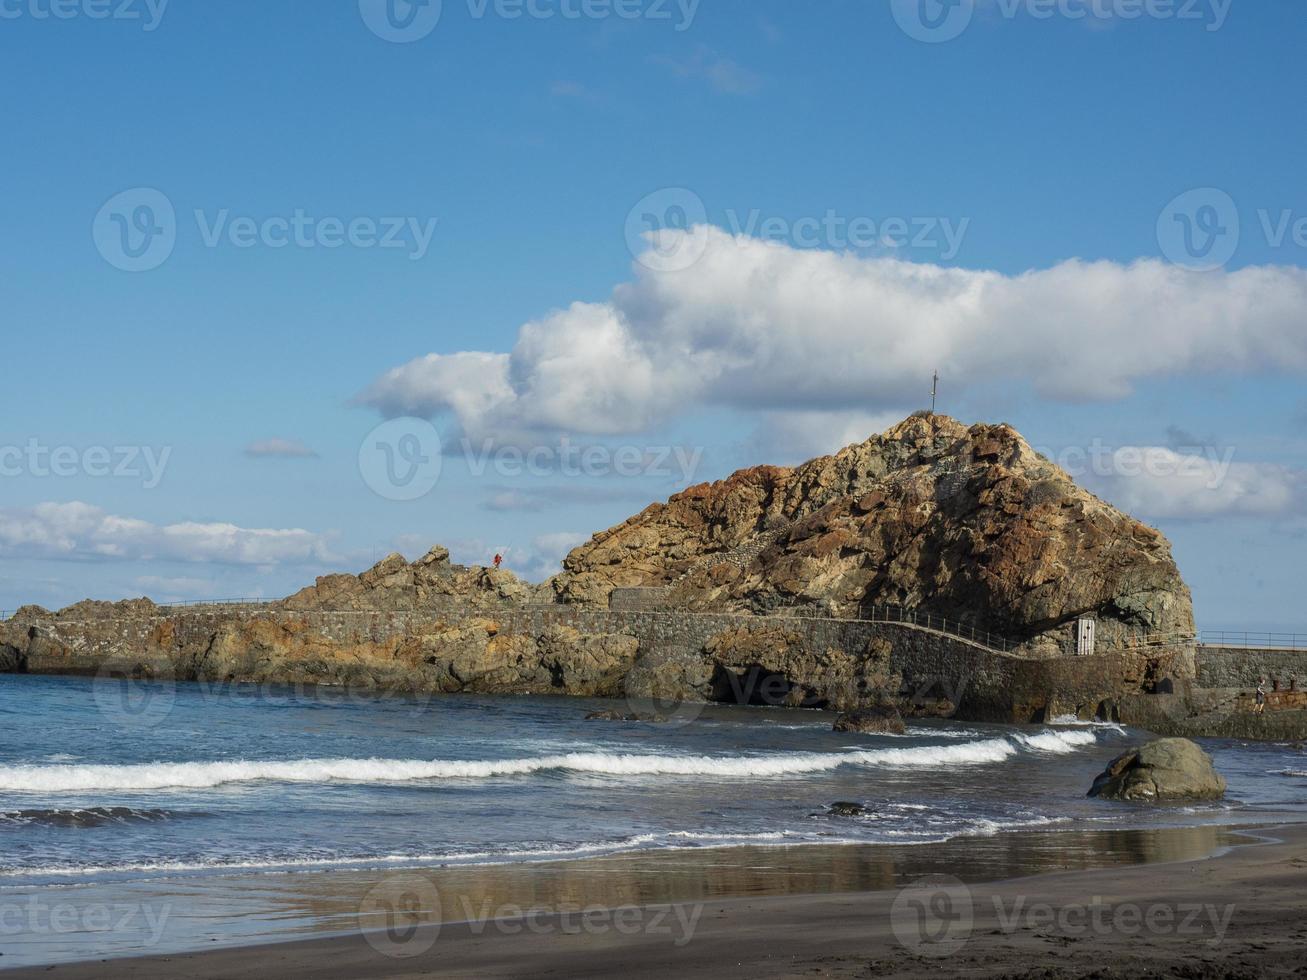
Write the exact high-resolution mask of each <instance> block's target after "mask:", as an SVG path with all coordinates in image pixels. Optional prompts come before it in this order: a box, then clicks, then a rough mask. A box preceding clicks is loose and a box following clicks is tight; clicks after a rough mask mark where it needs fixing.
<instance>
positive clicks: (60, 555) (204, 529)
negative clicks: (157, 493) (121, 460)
mask: <svg viewBox="0 0 1307 980" xmlns="http://www.w3.org/2000/svg"><path fill="white" fill-rule="evenodd" d="M0 554H3V555H5V556H6V557H11V558H57V559H70V560H79V559H118V560H124V561H147V560H162V561H187V562H213V563H216V564H230V565H264V566H268V565H278V564H283V563H306V562H330V561H332V560H333V556H332V555H331V553H330V550H329V549H328V547H327V541H326V539H325V538H324V537H323V536H322V535H319V534H314V533H312V532H310V531H304V530H300V529H284V530H282V529H271V528H243V527H237V526H236V525H235V524H199V523H193V522H186V523H181V524H168V525H157V524H151V523H149V522H148V521H142V520H138V519H135V518H130V517H119V516H117V515H114V514H108V513H105V512H104V511H103V510H101V509H100V508H99V507H93V506H91V505H90V504H84V503H79V502H72V503H43V504H38V505H37V506H35V507H31V508H5V509H0Z"/></svg>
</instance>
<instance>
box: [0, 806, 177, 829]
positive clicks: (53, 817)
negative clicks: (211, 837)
mask: <svg viewBox="0 0 1307 980" xmlns="http://www.w3.org/2000/svg"><path fill="white" fill-rule="evenodd" d="M172 816H173V814H172V812H171V811H169V810H137V809H134V808H133V807H129V806H92V807H86V808H85V809H71V808H70V809H52V810H0V827H6V826H13V827H103V826H106V825H108V824H126V823H157V822H159V821H161V820H170V819H171V818H172Z"/></svg>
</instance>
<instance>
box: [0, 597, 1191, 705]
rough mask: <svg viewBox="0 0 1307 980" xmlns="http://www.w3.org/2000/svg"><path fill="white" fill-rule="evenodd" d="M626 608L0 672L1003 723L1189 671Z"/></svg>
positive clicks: (309, 633)
mask: <svg viewBox="0 0 1307 980" xmlns="http://www.w3.org/2000/svg"><path fill="white" fill-rule="evenodd" d="M643 605H644V603H640V602H632V603H629V604H625V603H622V604H619V608H616V609H604V608H602V607H594V606H570V605H564V604H510V603H505V604H503V605H501V606H497V607H493V608H485V607H482V608H472V607H468V606H466V605H458V604H449V605H447V606H445V607H444V608H428V609H424V610H420V611H370V610H369V611H317V610H311V611H291V610H286V609H282V608H279V607H276V606H204V607H192V608H188V609H183V610H172V611H165V610H162V609H159V608H158V607H146V608H143V609H140V610H138V611H122V610H121V607H118V610H119V611H116V612H114V613H113V614H110V615H104V616H96V617H86V618H79V619H70V618H63V617H60V616H57V615H46V616H33V617H27V618H23V619H20V620H10V621H8V622H5V623H2V624H0V671H10V672H13V671H22V672H30V673H49V674H82V675H96V674H102V673H106V672H108V673H121V674H131V675H134V676H171V677H177V678H180V679H186V680H196V679H213V680H237V681H244V680H249V681H258V682H267V681H271V682H286V683H302V682H303V683H320V684H332V685H363V686H368V687H374V688H384V689H391V690H433V691H448V692H454V691H468V692H486V693H496V692H498V693H555V694H580V695H592V696H608V697H623V696H625V697H648V696H658V697H666V698H672V699H686V700H749V699H750V698H751V697H753V692H752V691H750V690H748V689H747V688H748V687H749V685H752V684H755V683H757V682H759V680H760V679H765V680H767V681H768V682H769V683H771V684H772V685H773V687H774V689H775V690H778V691H780V692H782V695H783V696H784V697H785V698H787V699H788V700H783V701H781V702H779V703H785V704H810V705H824V706H830V707H846V706H849V705H850V704H854V703H856V702H857V698H858V697H859V696H860V694H859V692H865V691H868V690H870V689H871V688H873V687H875V686H876V685H877V684H881V683H885V682H886V681H887V679H888V682H889V683H890V684H892V685H894V686H897V688H898V690H899V692H900V695H901V696H902V697H903V698H905V699H909V700H911V701H913V702H915V703H917V704H919V705H943V706H944V709H943V710H944V711H945V713H950V714H952V713H956V715H957V717H959V718H963V719H967V720H977V721H1002V722H1037V721H1044V720H1049V719H1051V718H1054V717H1057V716H1059V715H1077V716H1079V717H1081V718H1092V717H1093V716H1094V715H1095V714H1099V713H1102V714H1106V715H1107V716H1112V715H1113V714H1115V713H1118V712H1119V710H1120V709H1119V707H1118V705H1119V704H1120V703H1121V702H1122V701H1124V700H1126V699H1128V698H1129V697H1130V696H1133V695H1140V694H1147V693H1151V692H1153V691H1156V690H1158V689H1159V685H1163V686H1165V685H1171V684H1185V683H1189V682H1191V681H1192V680H1193V678H1194V676H1195V665H1194V658H1193V651H1192V649H1186V648H1175V649H1171V648H1166V649H1149V650H1147V651H1120V652H1108V653H1102V654H1098V655H1096V656H1093V657H1062V658H1054V659H1037V658H1030V657H1023V656H1019V655H1016V654H1011V653H1000V652H998V651H994V650H991V649H988V648H986V647H984V646H981V645H979V644H976V643H972V642H970V641H967V640H963V639H960V638H958V637H956V636H953V635H950V634H946V633H943V632H939V631H937V630H932V629H925V628H922V627H917V626H912V625H908V624H902V623H881V622H868V621H863V620H840V619H819V618H810V617H798V616H780V617H755V616H747V615H738V614H729V613H720V614H718V613H697V612H690V611H682V610H666V609H664V610H660V611H655V610H652V609H648V608H641V606H643ZM622 606H625V608H622ZM755 703H761V702H755Z"/></svg>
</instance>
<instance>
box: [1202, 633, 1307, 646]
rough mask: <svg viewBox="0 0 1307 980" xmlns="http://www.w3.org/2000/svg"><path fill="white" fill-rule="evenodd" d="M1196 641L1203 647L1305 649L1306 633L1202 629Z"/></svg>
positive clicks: (1306, 644)
mask: <svg viewBox="0 0 1307 980" xmlns="http://www.w3.org/2000/svg"><path fill="white" fill-rule="evenodd" d="M1198 643H1199V644H1200V645H1201V646H1205V647H1236V648H1240V649H1245V650H1307V633H1256V632H1252V631H1249V630H1203V631H1202V632H1200V633H1199V634H1198Z"/></svg>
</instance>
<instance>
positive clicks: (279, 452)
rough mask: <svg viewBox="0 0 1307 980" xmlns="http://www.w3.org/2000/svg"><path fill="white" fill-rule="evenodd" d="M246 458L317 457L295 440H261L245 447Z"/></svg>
mask: <svg viewBox="0 0 1307 980" xmlns="http://www.w3.org/2000/svg"><path fill="white" fill-rule="evenodd" d="M245 455H246V456H255V457H264V456H270V457H280V458H283V459H308V458H309V457H312V456H317V455H318V454H317V453H315V452H314V451H313V450H312V449H310V448H309V447H308V446H306V445H304V443H302V442H299V441H297V440H295V439H260V440H259V441H258V442H252V443H250V444H249V445H248V446H246V447H245Z"/></svg>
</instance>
